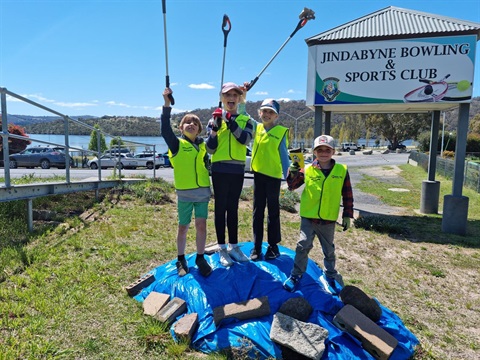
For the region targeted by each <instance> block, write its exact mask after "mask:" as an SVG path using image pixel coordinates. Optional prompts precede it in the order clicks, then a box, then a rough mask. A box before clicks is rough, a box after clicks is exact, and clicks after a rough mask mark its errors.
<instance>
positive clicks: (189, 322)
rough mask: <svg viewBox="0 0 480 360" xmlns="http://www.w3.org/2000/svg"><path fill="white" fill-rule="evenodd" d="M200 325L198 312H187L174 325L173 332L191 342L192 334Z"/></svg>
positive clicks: (181, 338) (179, 337)
mask: <svg viewBox="0 0 480 360" xmlns="http://www.w3.org/2000/svg"><path fill="white" fill-rule="evenodd" d="M197 327H198V314H197V313H191V314H187V315H185V316H184V317H182V318H181V319H180V320H178V321H177V322H176V323H175V325H174V326H173V332H174V333H175V335H176V336H177V338H178V339H180V340H184V341H187V342H188V343H190V341H191V340H192V336H193V334H194V333H195V330H197Z"/></svg>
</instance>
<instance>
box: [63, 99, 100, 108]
mask: <svg viewBox="0 0 480 360" xmlns="http://www.w3.org/2000/svg"><path fill="white" fill-rule="evenodd" d="M54 104H55V105H58V106H62V107H68V108H76V107H89V106H97V104H92V103H64V102H57V101H56V102H54Z"/></svg>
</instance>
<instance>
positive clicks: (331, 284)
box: [318, 274, 343, 295]
mask: <svg viewBox="0 0 480 360" xmlns="http://www.w3.org/2000/svg"><path fill="white" fill-rule="evenodd" d="M339 275H340V274H339ZM318 280H320V283H321V284H322V285H323V288H324V289H325V291H326V292H328V293H329V294H332V295H337V294H339V293H340V291H341V290H342V285H341V284H339V283H338V282H337V281H335V278H332V277H329V276H327V275H325V274H323V275H322V276H320V278H319V279H318ZM342 283H343V280H342Z"/></svg>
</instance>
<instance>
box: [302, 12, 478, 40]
mask: <svg viewBox="0 0 480 360" xmlns="http://www.w3.org/2000/svg"><path fill="white" fill-rule="evenodd" d="M467 34H475V35H477V39H478V38H479V37H480V24H479V23H474V22H471V21H464V20H459V19H455V18H450V17H447V16H441V15H435V14H430V13H426V12H420V11H414V10H409V9H403V8H398V7H395V6H389V7H386V8H384V9H381V10H377V11H375V12H373V13H371V14H368V15H365V16H363V17H361V18H358V19H356V20H353V21H350V22H348V23H345V24H343V25H340V26H337V27H335V28H333V29H330V30H327V31H325V32H323V33H320V34H318V35H315V36H312V37H310V38H308V39H306V40H305V41H306V43H307V45H308V46H313V45H318V44H325V43H337V42H338V43H341V42H354V41H374V40H386V39H398V38H405V37H409V38H415V37H433V36H453V35H467Z"/></svg>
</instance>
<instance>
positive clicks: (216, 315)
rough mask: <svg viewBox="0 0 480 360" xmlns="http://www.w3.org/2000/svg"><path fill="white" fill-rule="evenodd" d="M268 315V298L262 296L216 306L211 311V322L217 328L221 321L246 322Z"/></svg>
mask: <svg viewBox="0 0 480 360" xmlns="http://www.w3.org/2000/svg"><path fill="white" fill-rule="evenodd" d="M269 314H270V303H269V302H268V296H262V297H260V298H255V299H251V300H247V301H242V302H238V303H230V304H226V305H223V306H217V307H216V308H215V309H213V320H214V322H215V325H216V326H218V324H220V323H221V322H222V320H223V319H227V318H236V319H239V320H246V319H251V318H256V317H261V316H265V315H269Z"/></svg>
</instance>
